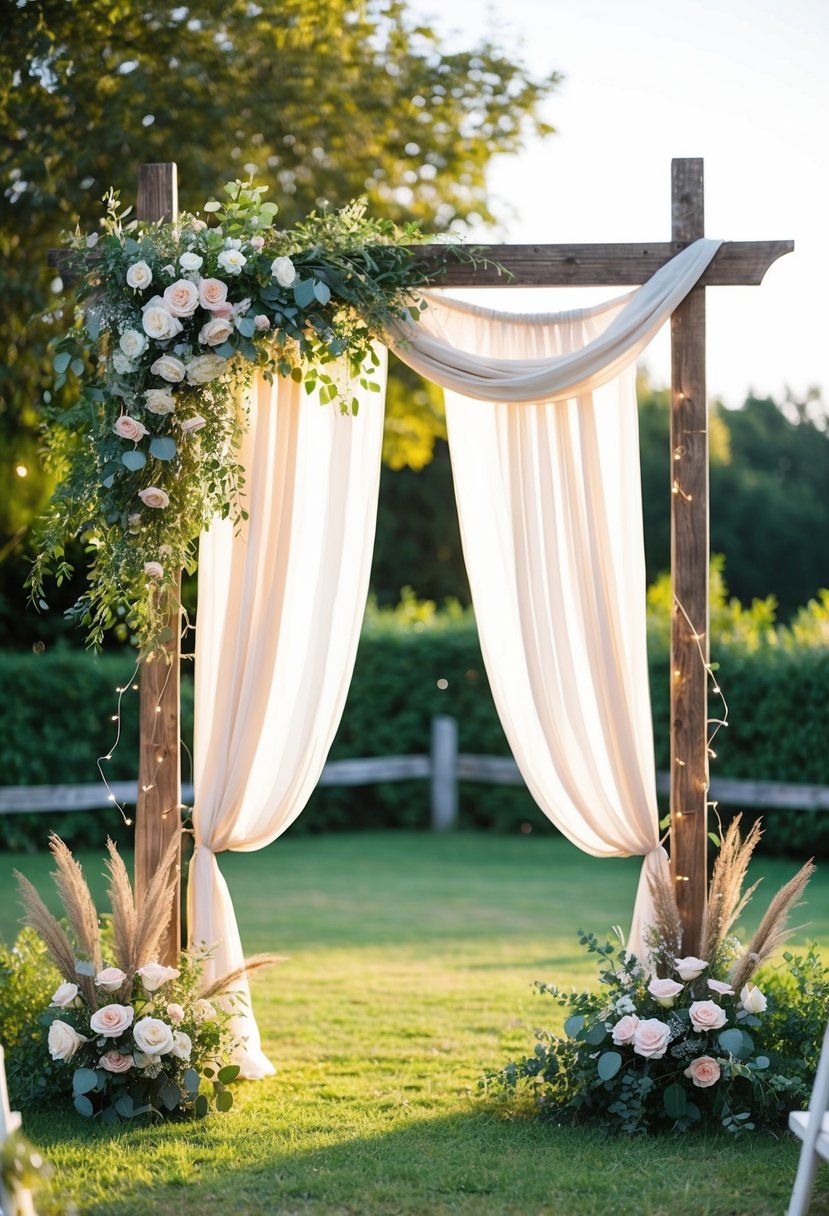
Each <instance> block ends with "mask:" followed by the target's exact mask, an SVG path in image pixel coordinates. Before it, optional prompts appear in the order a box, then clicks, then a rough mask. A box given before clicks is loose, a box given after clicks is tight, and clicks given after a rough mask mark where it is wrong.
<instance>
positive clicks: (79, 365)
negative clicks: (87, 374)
mask: <svg viewBox="0 0 829 1216" xmlns="http://www.w3.org/2000/svg"><path fill="white" fill-rule="evenodd" d="M69 370H70V371H71V372H72V375H73V376H82V375H83V359H73V360H72V362H71V363H70V364H69Z"/></svg>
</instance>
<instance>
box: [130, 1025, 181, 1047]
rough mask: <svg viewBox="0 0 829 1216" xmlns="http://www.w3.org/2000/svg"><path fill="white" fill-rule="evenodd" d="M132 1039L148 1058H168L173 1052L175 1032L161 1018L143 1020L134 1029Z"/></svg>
mask: <svg viewBox="0 0 829 1216" xmlns="http://www.w3.org/2000/svg"><path fill="white" fill-rule="evenodd" d="M132 1037H133V1038H134V1039H135V1045H136V1047H137V1048H138V1049H139V1051H143V1052H145V1053H146V1054H147V1055H148V1056H166V1055H168V1054H169V1052H171V1051H172V1050H173V1032H172V1030H171V1029H170V1027H169V1026H168V1025H167V1023H166V1022H162V1021H161V1019H160V1018H141V1020H140V1021H139V1022H136V1023H135V1026H134V1027H133V1030H132Z"/></svg>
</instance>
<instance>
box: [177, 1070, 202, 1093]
mask: <svg viewBox="0 0 829 1216" xmlns="http://www.w3.org/2000/svg"><path fill="white" fill-rule="evenodd" d="M181 1080H182V1084H183V1085H184V1088H185V1089H186V1090H187V1092H188V1094H197V1093H198V1092H199V1074H198V1073H197V1072H196V1070H195V1068H185V1070H184V1074H183V1076H182V1078H181Z"/></svg>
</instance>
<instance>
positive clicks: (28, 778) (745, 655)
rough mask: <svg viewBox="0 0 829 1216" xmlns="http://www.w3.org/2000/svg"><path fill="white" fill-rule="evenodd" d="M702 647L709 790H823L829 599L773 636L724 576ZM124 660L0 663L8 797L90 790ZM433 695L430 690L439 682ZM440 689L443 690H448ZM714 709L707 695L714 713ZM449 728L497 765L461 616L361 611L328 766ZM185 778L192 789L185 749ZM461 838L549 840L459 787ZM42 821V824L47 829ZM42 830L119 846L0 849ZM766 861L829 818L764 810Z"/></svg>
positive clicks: (418, 607) (664, 725)
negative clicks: (711, 674) (713, 690)
mask: <svg viewBox="0 0 829 1216" xmlns="http://www.w3.org/2000/svg"><path fill="white" fill-rule="evenodd" d="M712 589H713V597H712V618H711V619H712V636H713V642H712V648H713V652H714V655H715V657H716V659H717V660H718V662H719V667H718V671H717V674H718V677H719V679H720V680H721V682H722V686H723V689H724V690H725V692H726V695H727V699H728V705H729V710H730V715H729V723H730V724H729V726H728V727H727V728H726V729H725V730H721V731H720V732H719V734H718V735H717V739H716V742H715V745H714V747H715V751H716V752H717V756H716V759H715V760H713V761H712V772H713V774H714V775H715V776H724V777H725V776H732V777H743V778H754V779H756V780H782V781H792V782H812V783H815V784H819V785H829V751H827V749H826V747H825V745H824V740H825V739H826V737H827V734H829V697H828V696H827V689H829V645H827V632H829V597H826V596H824V597H823V598H822V599H821V600H820V601H815V602H813V603H812V604H811V605H809V606H807V607H805V608H804V609H802V610H801V611H800V613H799V614H797V616H796V617H795V619H794V620H793V622H792V623H791V624H790V625H789V626H785V627H784V626H776V625H775V624H774V609H773V604H772V603H771V602H770V601H768V600H767V601H755V603H754V604H753V605H751V606H750V607H748V608H745V607H743V606H741V605H740V604H739V603H737V602H736V601H734V600H729V599H728V596H727V593H726V590H725V586H724V583H723V578H722V572H721V570H720V569H719V568H718V567H717V566H715V567H714V570H713V573H712ZM669 605H670V593H669V589H668V587H667V584H666V583H665V582H664V580H661V581H660V582H659V583H658V584H656V585H655V587H654V588H652V590H651V593H650V596H649V634H650V637H649V645H650V654H651V660H650V661H651V698H652V703H653V711H654V732H655V745H656V755H657V766H658V767H659V768H660V769H663V770H664V769H666V768H667V765H668V750H667V749H668V720H669V717H668V709H669V707H668V690H669V683H668V672H669V664H668V621H669V617H668V612H669ZM132 673H133V661H132V656H131V655H129V654H127V653H123V654H116V653H105V654H103V655H89V654H82V653H78V652H75V651H70V650H68V649H65V648H62V647H60V646H56V647H54V648H52V649H49V650H47V651H46V653H44V654H41V655H33V654H31V653H26V654H4V653H3V652H0V684H2V686H3V687H4V689H5V690H6V695H5V696H4V698H3V699H2V700H0V771H2V772H3V774H4V777H3V783H4V784H8V785H15V784H29V785H38V784H46V783H49V782H54V783H62V782H90V781H94V780H96V778H97V769H96V767H95V760H96V757H98V756H103V755H106V754H107V753H108V752H109V751H110V750H111V745H112V742H113V739H114V736H115V729H116V724H115V723H113V722H112V721H111V717H112V715H113V714H114V713H115V711H116V707H117V700H118V698H117V694H116V692H115V688H116V686H120V687H123V686H124V685H129V678H130V676H131V674H132ZM439 681H440V682H441V683H440V684H439ZM443 681H445V682H446V684H445V686H444V685H443ZM715 704H716V698H715V697H713V696H712V707H713V706H714V705H715ZM192 706H193V685H192V679H191V668H190V667H189V665H187V664H185V665H184V670H183V678H182V737H183V739H184V742H185V745H186V748H187V749H190V748H191V747H192V729H193V709H192ZM436 714H449V715H451V716H453V717H455V718H456V719H457V721H458V729H459V744H460V749H461V751H464V752H472V753H477V754H483V755H487V754H489V755H506V754H508V751H509V749H508V747H507V742H506V739H505V737H504V733H503V730H502V729H501V725H500V723H499V721H498V717H497V714H496V712H495V707H494V705H493V703H492V698H491V695H490V692H489V685H488V682H487V678H486V672H485V671H484V666H483V660H482V658H481V652H480V647H479V644H478V638H477V633H476V629H475V623H474V619H473V616H472V614H471V612H470V611H468V610H464V609H462V608H461V607H460V606H459V605H457V604H452V603H449V604H448V605H446V606H445V607H444V608H443V609H441V610H438V609H437V608H436V606H435V605H434V604H433V603H429V602H423V601H418V600H416V599H415V598H414V596H413V595H412V594H411V593H409V592H407V593H405V594H404V597H403V599H402V600H401V602H400V604H399V605H397V606H396V607H395V608H392V609H385V608H384V609H379V608H377V607H376V606H374V605H370V606H369V610H368V613H367V616H366V621H365V625H364V628H363V636H362V640H361V643H360V649H359V652H358V656H357V664H356V668H355V671H354V678H353V681H352V685H351V690H350V692H349V696H348V701H347V703H346V708H345V713H344V715H343V719H342V723H341V725H340V728H339V731H338V733H337V737H336V739H335V741H334V746H333V748H332V751H331V758H332V759H342V758H347V757H351V756H383V755H400V754H412V753H414V754H418V753H423V752H426V751H428V748H429V732H430V723H431V719H432V718H433V717H434V716H435V715H436ZM137 749H138V697H137V695H136V694H135V692H133V691H132V690H131V689H130V691H128V692H126V693H125V694H124V695H123V698H122V721H121V741H120V743H119V745H118V747H117V748H115V750H114V752H113V756H112V760H111V761H107V762H105V763H104V768H105V771H106V772H107V775H108V776H109V777H110V778H112V779H115V780H130V779H134V778H135V772H136V761H137ZM182 760H183V776H184V780H185V781H187V780H189V779H190V777H191V772H192V769H191V762H190V754H189V750H185V752H184V753H183V757H182ZM460 817H461V824H462V826H464V827H468V828H475V827H477V828H487V829H494V830H496V831H500V832H514V831H521V830H522V829H523V830H524V831H527V830H530V831H532V832H549V831H552V830H553V829H552V828H551V827H550V825H549V823H548V821H547V819H546V818H545V817H544V816H543V815H542V814H541V812H540V811H539V810H538V809H537V807H536V806H535V803H534V802H533V801H532V799H531V798H530V796H529V794H528V793H527V792H526V791H525V790H524V789H522V788H518V787H516V788H511V787H503V786H501V787H499V786H492V785H478V784H472V783H469V782H462V783H461V787H460ZM47 820H49V822H47ZM428 821H429V809H428V790H427V787H426V785H425V784H424V783H423V782H417V781H412V782H400V783H396V784H388V785H379V786H378V785H374V786H366V787H363V788H361V789H359V790H356V791H355V790H354V789H353V788H336V787H330V788H323V789H318V790H317V791H316V792H315V793H314V794H313V796H312V798H311V800H310V802H309V804H308V807H307V809H306V810H305V811H304V812H303V814H302V815H301V816H300V817H299V819H298V820H297V822H296V824H295V826H294V829H293V830H294V831H296V832H300V833H302V832H315V833H316V832H323V831H332V830H336V831H346V830H354V829H359V828H375V829H376V828H381V827H395V828H425V827H426V826H427V825H428ZM50 827H53V828H54V830H55V831H57V832H59V833H60V834H61V835H62V836H63V838H64V839H66V840H67V841H69V842H70V843H71V844H72V846H73V847H78V846H79V845H80V844H81V843H91V844H94V845H96V846H102V845H103V842H104V839H105V836H106V834H107V833H109V834H111V835H115V836H116V837H117V838H118V840H119V842H121V843H126V842H127V841H128V840H129V836H130V832H129V829H128V828H126V827H124V825H123V824H122V821H121V818H120V816H119V815H118V813H117V811H116V810H114V809H113V810H111V811H96V812H89V813H83V812H76V813H72V814H71V815H70V814H67V815H64V816H60V817H55V816H53V817H51V819H50V818H49V817H48V816H36V815H27V816H21V815H5V816H0V847H4V848H18V849H25V848H29V847H33V848H37V847H41V848H42V847H45V845H46V840H47V837H48V829H49V828H50ZM763 827H764V839H763V846H762V847H763V851H764V852H780V853H789V854H791V855H792V856H796V857H801V858H802V857H807V856H810V855H812V854H815V855H816V856H827V855H829V815H827V814H825V813H821V812H815V813H812V812H805V811H804V812H798V811H788V812H787V811H780V810H773V811H769V812H768V813H767V814H766V816H765V820H764V825H763Z"/></svg>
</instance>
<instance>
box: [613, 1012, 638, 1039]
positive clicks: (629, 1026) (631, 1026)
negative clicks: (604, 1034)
mask: <svg viewBox="0 0 829 1216" xmlns="http://www.w3.org/2000/svg"><path fill="white" fill-rule="evenodd" d="M638 1025H639V1019H638V1017H637V1016H636V1014H635V1013H628V1014H626V1015H625V1017H623V1018H621V1019H620V1020H619V1021H618V1022H617V1023H616V1025H615V1026H614V1027H613V1042H614V1043H615V1044H616V1046H617V1047H621V1046H622V1045H623V1044H625V1043H632V1042H633V1036H634V1035H635V1034H636V1027H637V1026H638Z"/></svg>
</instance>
